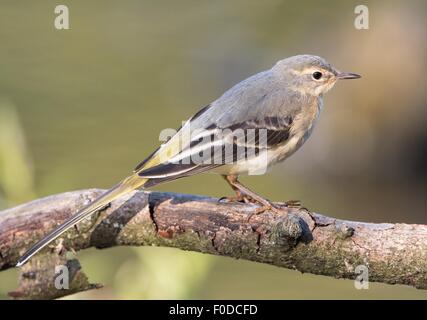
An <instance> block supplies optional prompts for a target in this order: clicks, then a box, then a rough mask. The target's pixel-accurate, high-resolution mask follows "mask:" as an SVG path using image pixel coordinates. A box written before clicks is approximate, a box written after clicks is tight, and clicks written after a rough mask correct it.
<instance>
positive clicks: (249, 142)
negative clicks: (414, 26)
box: [17, 55, 360, 266]
mask: <svg viewBox="0 0 427 320" xmlns="http://www.w3.org/2000/svg"><path fill="white" fill-rule="evenodd" d="M357 78H360V76H359V75H358V74H355V73H345V72H340V71H338V70H337V69H335V68H334V67H332V66H331V65H330V64H329V63H328V62H326V61H325V60H324V59H323V58H320V57H318V56H312V55H298V56H294V57H290V58H287V59H284V60H280V61H279V62H277V63H276V64H275V65H274V66H273V67H272V68H271V69H270V70H267V71H263V72H260V73H258V74H255V75H253V76H251V77H249V78H248V79H246V80H243V81H242V82H240V83H238V84H236V85H235V86H234V87H232V88H231V89H229V90H228V91H226V92H225V93H224V94H223V95H222V96H221V97H220V98H219V99H217V100H215V101H214V102H212V103H210V104H209V105H207V106H206V107H204V108H202V109H201V110H200V111H198V112H197V113H196V114H195V115H194V116H193V117H191V118H190V119H189V120H188V121H187V122H185V123H184V124H183V126H182V127H181V128H180V129H179V130H178V131H177V133H176V134H175V135H173V136H172V137H171V138H170V139H169V140H168V141H167V142H165V143H164V144H163V145H161V146H160V147H159V148H158V149H157V150H156V151H154V152H153V153H152V154H151V155H150V156H149V157H148V158H147V159H145V160H144V161H143V162H141V163H140V164H139V165H138V166H137V167H136V168H135V170H134V171H133V173H132V174H131V175H130V176H129V177H127V178H126V179H124V180H123V181H121V182H120V183H118V184H117V185H116V186H114V187H113V188H112V189H110V190H108V191H107V192H105V193H104V194H102V195H101V196H100V197H98V198H97V199H95V200H94V201H93V202H92V203H90V204H89V205H87V206H86V207H84V208H82V209H81V210H80V211H78V212H77V213H76V214H75V215H74V216H72V217H71V218H69V219H68V220H66V221H65V222H64V223H62V224H61V225H59V226H58V227H57V228H56V229H54V230H53V231H51V232H50V233H49V234H47V235H46V236H45V237H44V238H43V239H41V240H40V241H38V242H37V243H36V244H34V245H33V246H32V247H31V248H30V249H29V250H28V251H27V252H26V253H25V254H24V255H23V256H22V257H21V258H20V259H19V261H18V263H17V266H21V265H23V264H24V263H25V262H27V261H28V260H29V259H30V258H31V257H32V256H33V255H34V254H36V253H37V252H38V251H39V250H41V249H42V248H44V247H45V246H46V245H48V244H49V243H50V242H51V241H53V240H55V239H56V238H58V237H59V236H60V235H61V234H62V233H64V232H65V231H67V230H68V229H69V228H70V227H72V226H73V225H75V224H77V223H78V222H79V221H81V220H82V219H84V218H86V217H88V216H89V215H91V214H93V213H94V212H96V211H98V210H100V209H102V208H104V207H105V206H107V205H108V204H109V203H110V202H112V201H113V200H115V199H116V198H118V197H120V196H122V195H124V194H126V193H128V192H130V191H132V190H135V189H137V188H149V187H152V186H154V185H157V184H159V183H163V182H166V181H171V180H175V179H178V178H182V177H187V176H191V175H194V174H199V173H202V172H207V171H212V172H216V173H218V174H221V175H223V177H224V178H225V179H226V181H227V182H228V183H229V184H230V186H231V187H232V188H233V190H234V191H236V193H237V196H236V197H235V199H237V200H246V201H249V200H250V201H254V202H257V203H260V204H261V208H262V210H267V209H271V210H275V209H277V208H275V207H274V206H273V204H272V203H271V202H270V201H269V200H267V199H265V198H263V197H261V196H259V195H257V194H256V193H254V192H252V191H251V190H249V189H248V188H247V187H245V186H244V185H242V184H241V183H240V182H239V181H238V180H237V176H238V175H240V174H262V173H264V172H265V171H266V169H267V168H269V167H271V166H272V165H273V164H275V163H277V162H280V161H283V160H284V159H286V158H287V157H289V156H290V155H292V154H293V153H294V152H295V151H296V150H297V149H298V148H299V147H301V145H302V144H303V143H304V142H305V141H306V140H307V138H308V137H309V136H310V134H311V132H312V130H313V126H314V124H315V123H316V120H317V118H318V116H319V113H320V111H321V110H322V106H323V94H324V93H326V92H327V91H329V90H330V89H331V88H332V87H333V86H334V85H335V83H336V82H337V81H338V80H339V79H357Z"/></svg>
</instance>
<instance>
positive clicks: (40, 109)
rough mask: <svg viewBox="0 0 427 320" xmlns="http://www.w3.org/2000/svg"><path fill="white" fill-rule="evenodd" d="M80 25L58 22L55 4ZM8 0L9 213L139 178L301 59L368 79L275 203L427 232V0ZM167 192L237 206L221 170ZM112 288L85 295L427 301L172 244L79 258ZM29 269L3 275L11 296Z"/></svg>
mask: <svg viewBox="0 0 427 320" xmlns="http://www.w3.org/2000/svg"><path fill="white" fill-rule="evenodd" d="M58 4H65V5H67V6H68V8H69V10H70V26H71V29H70V30H62V31H59V30H56V29H55V28H54V24H53V23H54V18H55V14H54V8H55V6H56V5H58ZM358 4H360V3H359V1H280V0H268V1H262V2H261V1H255V0H254V1H248V0H245V1H243V0H235V1H225V0H222V1H183V0H181V1H172V0H169V1H165V0H162V1H136V0H135V1H130V0H126V1H59V2H58V1H43V2H40V1H39V2H35V1H29V0H28V1H19V2H17V1H5V0H2V1H1V4H0V43H1V45H0V209H1V208H7V207H10V206H13V205H16V204H18V203H22V202H25V201H28V200H31V199H35V198H38V197H42V196H46V195H50V194H54V193H60V192H64V191H69V190H75V189H82V188H91V187H99V188H107V187H109V186H111V185H113V184H114V183H115V182H117V181H118V180H120V179H121V178H122V177H124V176H125V175H127V174H128V173H129V172H130V171H131V170H132V169H133V168H134V166H135V165H136V164H137V163H138V162H139V161H140V160H142V159H143V158H144V157H145V156H147V155H148V154H149V153H150V152H151V151H152V150H153V149H154V148H156V147H157V145H158V144H159V138H158V135H159V133H160V131H161V130H163V129H165V128H177V127H179V126H180V124H181V121H183V120H186V119H187V118H188V117H189V116H190V115H191V114H193V113H194V112H195V111H196V110H198V109H199V108H200V107H202V106H204V105H206V104H208V103H209V102H211V101H213V100H214V99H216V98H217V97H218V96H219V95H221V94H222V93H223V92H224V91H225V90H226V89H228V88H229V87H230V86H232V85H233V84H235V83H237V82H239V81H241V80H242V79H244V78H246V77H247V76H249V75H252V74H254V73H256V72H259V71H261V70H264V69H268V68H270V67H271V66H272V65H273V63H275V62H276V61H277V60H279V59H282V58H284V57H287V56H291V55H295V54H300V53H310V54H316V55H320V56H323V57H325V58H326V59H327V60H329V61H330V62H331V63H332V64H334V65H335V66H336V67H337V68H339V69H341V70H344V71H353V72H357V73H360V74H362V75H363V78H362V79H361V80H358V81H349V82H343V83H339V84H338V85H337V86H336V87H335V88H334V89H333V90H332V91H331V92H330V93H329V94H328V95H327V96H326V98H325V108H324V111H323V114H322V116H321V119H320V121H319V123H318V125H317V128H316V129H315V131H314V134H313V136H312V138H311V139H310V140H309V141H308V142H307V143H306V145H305V146H304V147H303V148H302V150H300V151H299V152H297V153H296V154H295V155H294V156H293V157H292V158H291V159H289V160H288V161H286V163H283V164H280V165H278V166H276V167H275V168H274V169H273V170H272V171H271V172H270V174H267V175H265V176H252V177H248V178H244V179H243V182H245V183H247V184H248V185H249V186H251V187H252V188H253V189H255V190H257V191H258V192H259V193H261V194H263V195H265V196H266V197H268V198H270V199H274V200H286V199H300V200H302V202H303V204H304V205H305V206H307V207H308V208H311V209H313V210H315V211H317V212H320V213H325V214H328V215H330V216H334V217H338V218H343V219H352V220H365V221H372V222H379V221H381V222H406V223H426V222H427V216H426V208H427V204H426V191H427V169H426V168H427V167H426V162H427V128H426V126H425V124H426V123H427V90H426V88H427V86H426V85H427V72H426V71H427V65H426V64H427V42H426V39H427V21H426V13H427V2H426V1H415V0H412V1H392V0H387V1H364V2H363V4H365V5H367V6H368V8H369V10H370V11H369V12H370V21H369V22H370V29H369V30H356V29H355V28H354V19H355V17H356V15H355V14H354V8H355V6H356V5H358ZM156 189H157V190H167V191H176V192H183V193H198V194H206V195H212V196H223V195H226V194H229V193H230V190H229V188H228V186H226V185H225V184H224V182H223V181H222V179H220V178H218V177H216V176H214V175H204V176H199V177H192V178H188V179H183V180H181V181H176V182H173V183H169V184H165V185H163V186H161V187H159V188H156ZM79 257H81V262H82V265H83V267H84V269H86V270H87V273H88V275H89V276H90V279H91V281H92V282H102V283H104V284H106V287H105V288H104V289H101V290H98V291H91V292H86V293H81V294H77V295H74V296H71V297H70V298H85V299H89V298H91V299H102V298H111V299H126V298H142V299H147V298H164V299H171V298H183V299H185V298H226V299H228V298H235V299H238V298H254V299H257V298H261V299H262V298H272V299H287V298H357V299H359V298H366V299H370V298H387V299H389V298H391V299H392V298H419V299H426V298H427V292H426V291H420V290H416V289H413V288H410V287H405V286H389V285H382V284H373V283H371V284H370V289H369V290H356V289H355V288H354V285H353V282H352V281H350V280H336V279H332V278H326V277H322V276H314V275H309V274H304V275H302V274H300V273H299V272H296V271H290V270H285V269H280V268H276V267H272V266H268V265H262V264H257V263H253V262H247V261H238V260H233V259H230V258H225V257H212V256H207V255H202V254H197V253H190V252H183V251H179V250H175V249H169V248H113V249H107V250H94V249H93V250H87V251H83V252H81V253H79ZM16 281H17V272H16V270H8V271H6V272H1V273H0V298H6V297H7V292H8V291H10V290H12V289H14V287H15V285H16Z"/></svg>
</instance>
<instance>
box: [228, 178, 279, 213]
mask: <svg viewBox="0 0 427 320" xmlns="http://www.w3.org/2000/svg"><path fill="white" fill-rule="evenodd" d="M223 178H224V179H225V180H226V181H227V182H228V184H229V185H230V186H231V188H232V189H233V190H234V191H236V193H237V198H239V197H241V198H243V200H244V201H245V202H257V203H259V204H261V205H262V207H260V208H259V209H257V210H256V212H255V213H254V214H259V213H262V212H264V211H267V210H271V211H274V212H276V213H279V214H283V210H281V209H280V208H277V207H276V206H275V205H274V204H272V203H271V202H270V201H269V200H267V199H265V198H263V197H261V196H260V195H258V194H256V193H255V192H253V191H252V190H250V189H248V188H247V187H245V186H244V185H243V184H241V183H240V182H239V180H238V179H237V176H236V175H227V176H223ZM251 216H252V215H251Z"/></svg>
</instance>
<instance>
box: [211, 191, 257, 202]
mask: <svg viewBox="0 0 427 320" xmlns="http://www.w3.org/2000/svg"><path fill="white" fill-rule="evenodd" d="M218 202H242V203H258V202H257V201H256V200H255V199H253V198H251V197H250V196H248V195H245V194H242V193H236V195H235V196H228V197H221V198H219V199H218Z"/></svg>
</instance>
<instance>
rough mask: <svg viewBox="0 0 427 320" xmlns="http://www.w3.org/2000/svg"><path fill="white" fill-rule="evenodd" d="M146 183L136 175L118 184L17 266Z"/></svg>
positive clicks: (57, 230)
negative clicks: (76, 225) (89, 217)
mask: <svg viewBox="0 0 427 320" xmlns="http://www.w3.org/2000/svg"><path fill="white" fill-rule="evenodd" d="M146 181H147V179H141V178H140V177H138V176H136V175H132V176H130V177H128V178H126V179H125V180H123V181H122V182H120V183H119V184H117V185H116V186H114V187H113V188H111V189H110V190H108V191H107V192H105V193H104V194H102V195H101V196H99V197H98V198H97V199H95V200H94V201H92V202H91V203H90V204H89V205H87V206H86V207H84V208H83V209H81V210H80V211H78V212H77V213H76V214H75V215H73V216H72V217H70V218H69V219H68V220H66V221H65V222H64V223H62V224H61V225H59V226H58V227H57V228H55V229H54V230H53V231H51V232H50V233H48V234H47V235H46V236H45V237H44V238H43V239H41V240H40V241H38V242H37V243H36V244H34V245H33V246H32V247H31V248H30V249H29V250H28V251H27V252H25V253H24V255H23V256H22V257H21V258H20V259H19V260H18V262H17V264H16V266H17V267H20V266H22V265H23V264H25V263H26V262H27V261H28V260H29V259H30V258H31V257H32V256H34V255H35V254H36V253H37V252H39V251H40V250H41V249H43V248H44V247H46V246H47V245H48V244H49V243H51V242H52V241H54V240H55V239H56V238H58V237H59V236H60V235H61V234H63V233H64V232H65V231H67V230H68V229H69V228H71V227H72V226H74V225H75V224H76V223H78V222H80V221H82V220H83V219H84V218H86V217H88V216H90V215H91V214H93V213H95V212H96V211H98V210H101V209H102V208H104V207H105V206H107V205H108V204H109V203H110V202H112V201H113V200H115V199H117V198H119V197H120V196H122V195H124V194H126V193H128V192H130V191H132V190H135V189H137V188H139V187H141V186H142V185H143V184H144V183H145V182H146Z"/></svg>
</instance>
